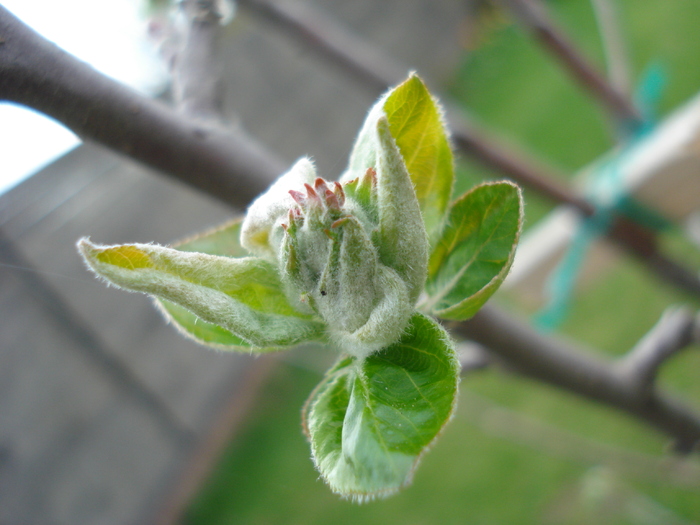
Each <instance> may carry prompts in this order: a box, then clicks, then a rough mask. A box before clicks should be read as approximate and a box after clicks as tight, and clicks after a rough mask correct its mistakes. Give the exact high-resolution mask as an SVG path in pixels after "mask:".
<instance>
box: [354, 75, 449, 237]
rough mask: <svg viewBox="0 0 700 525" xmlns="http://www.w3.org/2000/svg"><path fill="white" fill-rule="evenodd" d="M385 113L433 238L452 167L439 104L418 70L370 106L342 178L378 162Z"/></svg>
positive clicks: (444, 204) (443, 209) (446, 198)
mask: <svg viewBox="0 0 700 525" xmlns="http://www.w3.org/2000/svg"><path fill="white" fill-rule="evenodd" d="M383 116H386V118H387V119H388V121H389V129H390V132H391V135H392V136H393V138H394V140H395V142H396V145H397V146H398V148H399V150H400V151H401V156H402V157H403V160H404V163H405V165H406V169H407V171H408V173H409V175H410V177H411V181H412V182H413V186H414V189H415V192H416V197H417V198H418V203H419V205H420V209H421V213H422V215H423V220H424V221H425V228H426V231H427V232H428V238H429V239H430V240H431V241H433V240H434V238H435V235H437V233H438V229H439V226H440V223H441V221H442V219H443V216H444V215H445V212H446V210H447V207H448V204H449V199H450V195H451V193H452V184H453V182H454V166H453V159H452V151H451V149H450V144H449V141H448V139H447V136H448V135H447V131H446V129H445V125H444V122H443V118H442V108H441V107H440V105H439V104H438V102H437V101H436V100H435V99H434V98H433V97H432V95H431V94H430V92H429V91H428V89H427V88H426V87H425V84H423V81H422V80H421V79H420V78H419V77H418V76H417V75H411V76H410V77H409V78H408V80H406V81H405V82H403V83H402V84H400V85H399V86H397V87H396V88H394V89H392V90H391V91H389V92H388V93H387V94H386V95H385V96H384V97H382V98H381V99H380V100H379V101H378V102H377V104H376V105H375V106H374V107H373V108H372V110H370V112H369V115H368V116H367V119H366V120H365V123H364V125H363V127H362V129H361V130H360V133H359V134H358V136H357V140H356V142H355V145H354V147H353V150H352V153H351V155H350V164H349V166H348V171H347V172H346V173H345V174H344V175H343V177H342V178H341V180H342V181H345V182H347V181H349V180H351V179H354V178H356V177H361V176H362V175H363V174H364V173H365V171H366V170H367V168H370V167H372V168H374V167H376V165H377V154H378V151H379V144H378V141H377V137H376V134H375V129H376V126H377V121H378V120H379V119H380V118H382V117H383Z"/></svg>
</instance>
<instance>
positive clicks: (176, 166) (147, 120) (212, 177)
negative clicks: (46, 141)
mask: <svg viewBox="0 0 700 525" xmlns="http://www.w3.org/2000/svg"><path fill="white" fill-rule="evenodd" d="M0 37H2V44H0V100H6V101H10V102H15V103H18V104H22V105H25V106H28V107H31V108H33V109H36V110H38V111H40V112H42V113H45V114H46V115H49V116H51V117H53V118H55V119H56V120H58V121H59V122H61V123H62V124H64V125H65V126H66V127H68V128H69V129H71V130H72V131H73V132H74V133H76V134H77V135H78V136H80V137H81V138H84V139H88V140H93V141H96V142H99V143H101V144H104V145H105V146H107V147H109V148H111V149H113V150H115V151H117V152H121V153H123V154H125V155H128V156H129V157H131V158H133V159H136V160H138V161H140V162H142V163H144V164H146V165H148V166H151V167H153V168H156V169H158V170H161V171H163V172H165V173H167V174H169V175H170V176H173V177H175V178H177V179H179V180H181V181H183V182H185V183H187V184H190V185H192V186H194V187H196V188H197V189H199V190H201V191H203V192H205V193H207V194H209V195H212V196H213V197H216V198H217V199H219V200H222V201H224V202H227V203H229V204H233V205H234V206H237V207H239V208H243V207H245V206H246V205H247V203H249V202H250V201H251V200H252V199H253V198H254V197H256V196H257V195H259V194H260V193H262V192H263V191H265V189H267V187H268V186H269V185H270V184H271V183H272V181H274V180H275V178H276V177H277V176H278V175H279V174H280V173H282V172H283V170H284V168H285V165H284V164H283V163H282V162H280V161H279V159H277V157H276V156H275V155H273V154H271V153H270V152H269V151H267V150H265V149H264V148H263V147H262V146H261V145H260V144H259V143H258V142H256V141H255V140H253V139H251V138H250V137H249V136H248V135H246V134H245V133H243V132H242V131H241V130H239V129H231V130H228V131H226V132H224V131H222V130H216V129H211V128H210V127H205V126H203V125H202V124H199V123H196V122H192V121H190V120H188V119H185V118H183V117H182V116H181V115H179V114H178V113H177V112H176V111H174V110H172V109H170V108H168V107H166V106H165V105H164V104H161V103H159V102H158V101H154V100H151V99H148V98H146V97H144V96H142V95H140V94H138V93H137V92H136V91H134V90H132V89H130V88H127V87H125V86H123V85H122V84H120V83H118V82H116V81H114V80H112V79H110V78H108V77H106V76H104V75H102V74H100V73H98V72H97V71H95V70H94V69H93V68H91V67H90V66H88V65H87V64H85V63H84V62H81V61H80V60H77V59H76V58H75V57H73V56H71V55H69V54H68V53H66V52H65V51H63V50H61V49H60V48H58V47H57V46H56V45H55V44H53V43H51V42H49V41H47V40H46V39H44V38H43V37H42V36H40V35H38V34H37V33H36V32H34V31H33V30H32V29H30V28H29V27H27V26H26V25H24V24H23V23H22V22H21V21H20V20H18V19H17V18H16V17H15V16H13V15H12V14H11V13H10V12H9V11H7V9H5V8H4V7H2V6H0Z"/></svg>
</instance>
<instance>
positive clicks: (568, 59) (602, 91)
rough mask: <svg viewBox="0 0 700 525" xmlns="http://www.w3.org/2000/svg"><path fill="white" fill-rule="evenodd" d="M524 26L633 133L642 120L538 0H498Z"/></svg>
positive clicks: (623, 126)
mask: <svg viewBox="0 0 700 525" xmlns="http://www.w3.org/2000/svg"><path fill="white" fill-rule="evenodd" d="M499 1H500V2H501V3H502V4H503V5H505V6H506V7H507V8H508V9H510V11H511V12H512V13H513V14H514V15H515V16H516V17H517V18H518V20H520V22H521V23H522V24H523V25H524V26H525V27H527V28H528V29H529V30H530V31H531V32H532V33H533V35H534V36H535V38H536V39H537V40H538V41H539V42H540V43H541V44H542V46H543V47H544V48H545V49H546V50H547V51H549V52H550V53H551V54H552V55H553V56H554V57H555V58H556V59H558V60H559V62H560V63H561V64H562V66H564V68H565V69H566V70H567V71H568V72H569V73H570V74H571V76H572V77H574V78H575V79H576V80H577V81H578V82H579V84H581V86H582V87H583V88H584V89H586V91H588V92H589V93H591V95H593V97H594V98H595V99H596V100H598V101H599V102H600V103H601V105H603V107H604V108H606V109H607V110H608V111H609V112H610V114H611V115H612V117H613V118H614V119H615V120H617V122H618V124H620V126H621V127H622V128H623V129H625V130H627V131H630V130H633V129H634V128H635V127H636V126H639V125H640V124H641V123H642V118H641V116H640V114H639V112H638V111H637V109H636V108H635V107H634V105H633V104H632V102H631V101H630V100H628V99H627V98H626V97H625V96H624V95H622V94H621V93H620V92H619V91H618V90H617V89H615V88H614V87H613V86H612V85H611V84H609V83H608V82H607V81H606V79H605V77H603V76H602V75H601V74H600V73H598V71H596V69H595V68H594V67H593V66H592V65H591V64H589V63H588V61H587V60H586V59H585V58H584V57H583V56H582V55H581V54H580V53H579V52H578V51H577V50H576V48H575V47H574V46H573V44H572V43H571V42H570V41H569V40H568V39H567V38H566V37H565V36H564V34H563V33H562V32H561V31H560V30H559V29H558V28H557V27H556V26H555V24H554V22H553V21H552V20H551V18H550V17H549V15H548V14H547V12H546V10H545V7H544V5H543V4H542V3H541V2H540V1H539V0H499Z"/></svg>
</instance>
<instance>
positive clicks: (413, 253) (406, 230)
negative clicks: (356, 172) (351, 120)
mask: <svg viewBox="0 0 700 525" xmlns="http://www.w3.org/2000/svg"><path fill="white" fill-rule="evenodd" d="M377 136H378V138H379V153H378V155H377V202H378V207H379V228H378V231H377V235H378V241H377V248H378V249H379V256H380V258H381V260H382V262H383V263H384V264H386V265H387V266H389V267H390V268H393V269H394V270H396V271H397V272H398V274H399V275H400V276H401V277H402V278H403V279H404V280H405V281H406V284H407V285H408V289H409V294H410V295H409V296H410V299H411V302H412V303H415V301H416V299H418V296H419V295H420V293H421V291H422V290H423V286H424V284H425V276H426V271H427V267H428V249H429V248H428V239H427V236H426V232H425V225H424V223H423V220H422V219H421V212H420V207H419V204H418V201H417V200H416V196H415V192H414V191H413V187H412V184H411V179H410V178H409V176H408V173H407V172H406V167H405V164H404V163H403V160H402V158H401V153H400V152H399V150H398V148H397V147H396V142H394V139H393V137H392V135H391V132H390V131H389V123H388V122H387V120H386V119H385V118H380V119H379V121H378V122H377Z"/></svg>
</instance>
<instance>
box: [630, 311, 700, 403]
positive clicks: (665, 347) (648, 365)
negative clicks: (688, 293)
mask: <svg viewBox="0 0 700 525" xmlns="http://www.w3.org/2000/svg"><path fill="white" fill-rule="evenodd" d="M699 327H700V322H699V321H698V317H697V316H694V315H693V314H692V313H691V312H690V311H689V310H688V309H686V308H669V309H668V310H666V312H664V315H663V316H662V317H661V319H660V320H659V322H658V323H657V324H656V326H654V327H653V328H652V329H651V330H650V331H649V333H647V335H646V336H644V337H643V338H642V339H641V340H640V341H639V342H638V343H637V345H636V346H635V347H634V348H633V349H632V350H630V352H629V353H628V354H627V355H626V356H625V357H624V358H623V359H621V360H620V361H619V362H618V363H617V367H618V373H619V374H620V375H621V376H622V377H626V378H627V381H629V383H630V384H631V385H632V387H633V388H636V389H637V391H638V395H639V396H640V397H645V396H648V395H650V394H651V393H652V391H653V388H654V383H655V381H656V377H657V375H658V371H659V367H660V366H661V365H662V364H663V363H664V362H665V361H666V360H667V359H669V358H670V357H672V356H673V355H675V354H676V353H677V352H679V351H681V350H683V349H685V348H687V347H688V346H689V345H691V344H692V343H693V342H698V340H699V339H698V336H699V335H700V334H699V333H698V330H699Z"/></svg>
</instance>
